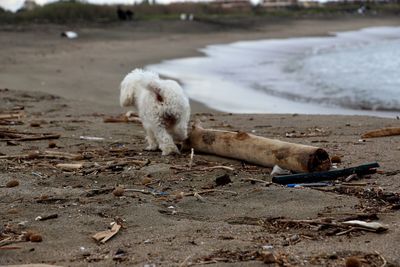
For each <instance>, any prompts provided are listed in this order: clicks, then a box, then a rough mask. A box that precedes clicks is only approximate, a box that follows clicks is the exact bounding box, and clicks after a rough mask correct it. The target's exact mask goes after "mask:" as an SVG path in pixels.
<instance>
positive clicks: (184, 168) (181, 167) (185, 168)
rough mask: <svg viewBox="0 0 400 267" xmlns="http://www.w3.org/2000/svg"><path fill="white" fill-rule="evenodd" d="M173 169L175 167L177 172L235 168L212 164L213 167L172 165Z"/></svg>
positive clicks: (232, 169) (230, 169)
mask: <svg viewBox="0 0 400 267" xmlns="http://www.w3.org/2000/svg"><path fill="white" fill-rule="evenodd" d="M170 168H171V169H175V170H177V172H190V171H211V170H216V169H223V170H227V171H234V170H235V169H234V168H232V167H228V166H222V165H218V166H211V167H203V168H197V169H196V168H192V169H191V168H187V167H184V166H171V167H170Z"/></svg>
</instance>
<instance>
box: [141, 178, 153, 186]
mask: <svg viewBox="0 0 400 267" xmlns="http://www.w3.org/2000/svg"><path fill="white" fill-rule="evenodd" d="M151 182H152V180H151V178H149V177H144V178H143V179H142V185H147V184H150V183H151Z"/></svg>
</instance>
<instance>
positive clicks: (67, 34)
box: [61, 31, 78, 39]
mask: <svg viewBox="0 0 400 267" xmlns="http://www.w3.org/2000/svg"><path fill="white" fill-rule="evenodd" d="M61 37H66V38H68V39H75V38H78V34H77V33H76V32H74V31H64V32H62V33H61Z"/></svg>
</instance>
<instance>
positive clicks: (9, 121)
mask: <svg viewBox="0 0 400 267" xmlns="http://www.w3.org/2000/svg"><path fill="white" fill-rule="evenodd" d="M24 115H25V113H24V112H20V111H7V112H0V125H10V126H12V125H21V124H24V123H23V122H22V121H21V118H22V117H23V116H24Z"/></svg>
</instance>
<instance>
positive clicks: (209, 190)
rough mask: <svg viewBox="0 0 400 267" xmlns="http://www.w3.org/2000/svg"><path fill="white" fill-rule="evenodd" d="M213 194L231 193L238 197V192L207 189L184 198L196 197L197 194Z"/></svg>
mask: <svg viewBox="0 0 400 267" xmlns="http://www.w3.org/2000/svg"><path fill="white" fill-rule="evenodd" d="M212 192H221V193H230V194H232V195H238V193H237V192H235V191H230V190H220V189H207V190H203V191H197V192H192V193H185V194H184V196H194V195H195V194H198V195H200V194H207V193H212Z"/></svg>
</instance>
